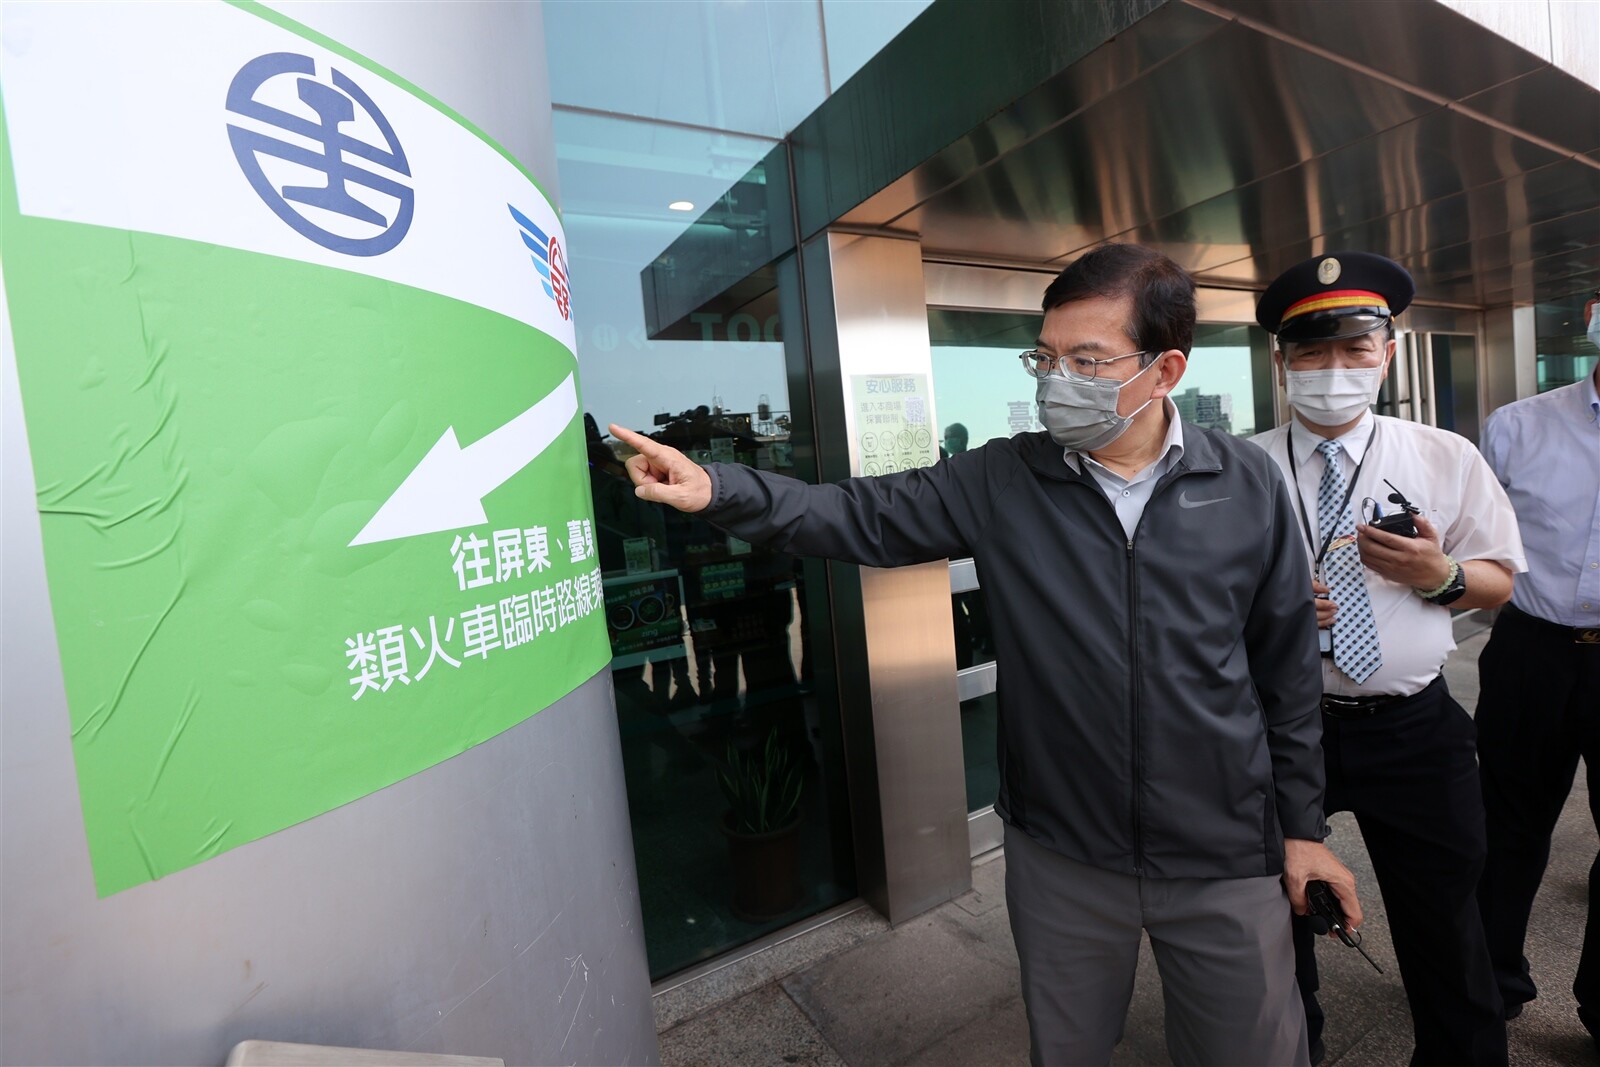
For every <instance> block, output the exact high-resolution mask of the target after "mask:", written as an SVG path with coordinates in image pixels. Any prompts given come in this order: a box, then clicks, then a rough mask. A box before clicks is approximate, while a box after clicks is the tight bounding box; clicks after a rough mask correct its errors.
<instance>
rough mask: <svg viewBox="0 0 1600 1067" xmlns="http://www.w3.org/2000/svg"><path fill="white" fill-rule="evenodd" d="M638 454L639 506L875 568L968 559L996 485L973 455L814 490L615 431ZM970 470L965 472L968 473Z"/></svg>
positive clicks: (632, 463) (634, 471)
mask: <svg viewBox="0 0 1600 1067" xmlns="http://www.w3.org/2000/svg"><path fill="white" fill-rule="evenodd" d="M611 432H612V433H613V434H615V435H616V436H617V438H618V439H619V440H621V441H623V442H624V443H625V444H628V445H631V446H632V447H633V448H635V449H637V450H638V453H639V454H638V455H636V456H633V457H631V458H630V459H629V460H628V462H627V469H628V476H629V477H630V478H631V479H632V480H633V483H634V486H635V488H634V492H635V494H637V495H638V497H639V498H640V499H641V500H651V501H657V502H659V503H663V504H667V505H669V506H671V507H675V508H677V509H678V510H680V511H685V512H691V513H695V514H698V515H700V516H701V517H702V518H704V519H706V521H708V522H711V523H713V524H715V525H716V526H718V527H720V528H721V529H724V530H727V531H728V532H730V533H732V534H734V535H735V536H737V537H740V538H743V539H744V540H746V541H749V542H751V543H753V544H758V545H762V546H763V547H767V548H772V549H776V550H779V551H783V552H790V553H793V554H795V555H804V556H824V557H827V558H829V559H838V560H844V561H846V562H850V563H859V564H863V565H865V566H870V567H896V566H902V565H904V564H908V563H922V562H926V561H928V560H935V559H944V558H946V557H950V556H961V555H970V554H971V551H972V550H971V547H970V545H971V541H972V539H973V538H974V537H975V536H976V532H977V530H978V529H979V528H980V527H981V525H982V518H983V516H984V515H985V514H986V512H987V507H988V493H989V490H990V485H991V481H992V479H990V478H989V477H987V475H986V473H985V459H984V458H983V457H982V456H980V455H979V454H977V452H976V451H974V452H971V453H963V456H971V459H969V460H965V461H964V462H963V463H962V464H961V465H960V466H961V468H962V470H961V471H957V470H955V467H956V464H955V463H954V461H950V462H946V463H941V464H939V465H938V466H937V467H931V468H923V469H919V470H912V471H904V472H901V473H897V474H888V475H884V476H882V477H879V478H850V479H847V480H846V481H844V482H841V483H839V484H837V485H808V484H806V483H805V482H802V481H799V480H797V479H794V478H786V477H783V476H782V475H778V474H773V473H771V472H768V471H755V470H751V469H750V468H748V467H742V466H739V465H737V464H713V465H712V467H711V469H710V470H709V471H708V470H706V469H702V468H701V467H700V466H699V465H698V464H696V463H695V462H694V461H693V460H691V459H689V458H688V457H687V456H685V455H684V454H683V453H682V452H679V451H678V450H677V449H675V448H672V447H671V446H669V445H664V444H662V443H661V442H659V441H654V440H651V439H650V438H648V437H645V436H643V435H642V434H637V433H634V432H632V431H631V430H626V429H624V428H622V427H620V426H615V425H613V426H612V427H611ZM963 472H964V473H963Z"/></svg>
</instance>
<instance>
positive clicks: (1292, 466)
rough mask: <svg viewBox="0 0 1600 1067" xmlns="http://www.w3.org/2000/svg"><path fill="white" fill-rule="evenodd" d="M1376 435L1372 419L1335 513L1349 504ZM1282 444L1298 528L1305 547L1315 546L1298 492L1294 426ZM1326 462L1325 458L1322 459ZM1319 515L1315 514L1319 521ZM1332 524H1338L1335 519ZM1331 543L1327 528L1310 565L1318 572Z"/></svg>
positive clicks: (1298, 477)
mask: <svg viewBox="0 0 1600 1067" xmlns="http://www.w3.org/2000/svg"><path fill="white" fill-rule="evenodd" d="M1377 436H1378V420H1377V419H1373V420H1372V432H1371V433H1369V434H1367V447H1366V448H1363V449H1362V450H1361V462H1360V463H1357V464H1356V469H1355V470H1354V471H1352V472H1350V483H1349V484H1348V485H1346V486H1345V487H1344V499H1343V500H1341V501H1339V510H1338V511H1337V512H1335V514H1336V515H1343V514H1344V509H1345V508H1347V507H1349V506H1350V497H1351V495H1352V494H1354V493H1355V491H1356V479H1357V478H1360V477H1361V468H1362V467H1363V466H1365V465H1366V462H1367V457H1368V456H1370V455H1372V442H1373V439H1374V438H1376V437H1377ZM1284 445H1285V446H1286V447H1287V448H1288V450H1289V476H1290V477H1291V478H1293V479H1294V504H1295V510H1297V511H1298V512H1299V513H1300V528H1301V529H1302V530H1304V531H1305V535H1306V547H1308V548H1316V544H1317V542H1316V539H1315V538H1313V537H1312V536H1311V519H1310V517H1309V516H1307V515H1306V503H1305V498H1304V497H1303V496H1301V494H1300V465H1299V464H1298V463H1296V462H1295V461H1294V427H1293V426H1291V427H1289V433H1288V435H1287V436H1286V437H1285V438H1284ZM1323 462H1324V463H1326V462H1327V460H1326V459H1324V460H1323ZM1321 519H1322V516H1321V515H1318V516H1317V520H1318V522H1319V523H1320V522H1321ZM1334 525H1335V526H1337V525H1338V521H1337V520H1335V522H1334ZM1332 543H1333V528H1332V527H1330V528H1329V529H1328V533H1327V536H1325V537H1323V539H1322V547H1321V548H1319V549H1317V558H1316V559H1314V560H1312V561H1311V567H1312V569H1313V570H1314V571H1316V572H1317V573H1318V574H1321V573H1322V557H1324V556H1326V555H1327V554H1328V546H1329V545H1330V544H1332Z"/></svg>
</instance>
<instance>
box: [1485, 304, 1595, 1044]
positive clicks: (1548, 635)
mask: <svg viewBox="0 0 1600 1067" xmlns="http://www.w3.org/2000/svg"><path fill="white" fill-rule="evenodd" d="M1595 295H1596V299H1594V300H1591V301H1589V306H1588V307H1587V309H1586V312H1587V317H1588V322H1589V340H1590V341H1591V342H1593V343H1594V345H1595V346H1596V347H1597V348H1600V293H1596V294H1595ZM1597 388H1600V367H1596V368H1595V371H1594V373H1593V374H1591V375H1589V376H1588V377H1586V378H1584V379H1582V380H1581V381H1578V382H1575V383H1574V384H1572V385H1569V386H1566V387H1564V388H1561V389H1553V390H1551V391H1550V392H1548V393H1541V394H1540V395H1538V396H1530V397H1528V398H1526V399H1524V400H1518V401H1517V402H1516V403H1514V404H1508V405H1506V406H1505V407H1503V408H1501V409H1499V410H1498V411H1496V412H1495V413H1494V414H1492V415H1490V416H1489V422H1488V424H1487V425H1486V426H1485V427H1484V435H1483V452H1484V455H1485V456H1486V457H1487V458H1488V460H1489V465H1490V466H1491V467H1493V468H1494V472H1495V474H1496V475H1497V476H1498V477H1499V479H1500V484H1501V485H1503V486H1505V487H1506V492H1507V493H1508V494H1509V495H1510V497H1511V503H1512V506H1513V507H1515V508H1516V509H1517V520H1518V522H1519V524H1520V525H1521V527H1522V535H1523V537H1524V538H1525V540H1526V543H1527V548H1528V574H1527V576H1526V577H1524V578H1521V579H1519V580H1518V581H1517V590H1516V593H1515V594H1514V595H1513V596H1512V598H1511V603H1510V604H1508V605H1507V606H1506V607H1505V608H1504V609H1502V610H1501V612H1500V616H1499V618H1497V619H1496V620H1495V624H1494V632H1493V633H1492V634H1491V635H1490V637H1489V644H1488V645H1487V646H1486V647H1485V648H1484V650H1483V655H1482V656H1481V657H1480V658H1479V659H1478V677H1479V680H1480V682H1481V685H1482V692H1481V694H1480V696H1479V697H1478V741H1479V746H1478V750H1479V755H1478V763H1479V767H1480V769H1481V771H1482V775H1483V802H1484V807H1485V808H1486V809H1487V812H1488V827H1489V865H1488V867H1487V869H1486V870H1485V871H1484V875H1483V880H1482V881H1481V882H1479V883H1478V906H1479V908H1480V910H1481V911H1482V912H1483V928H1484V932H1485V933H1486V934H1487V935H1488V938H1489V955H1490V956H1491V958H1492V959H1493V961H1494V970H1495V978H1496V980H1497V981H1498V982H1499V984H1500V993H1501V995H1502V996H1503V997H1504V998H1505V1002H1506V1017H1507V1018H1508V1019H1509V1018H1515V1017H1516V1016H1517V1015H1520V1014H1521V1013H1522V1005H1523V1004H1524V1003H1525V1002H1526V1001H1529V1000H1532V999H1533V998H1534V997H1535V996H1536V995H1537V992H1538V990H1537V989H1536V988H1535V986H1534V983H1533V978H1532V976H1531V975H1530V974H1529V971H1528V961H1527V959H1526V958H1525V957H1524V956H1523V954H1522V948H1523V940H1524V938H1525V937H1526V935H1527V932H1528V914H1529V912H1530V910H1531V909H1532V907H1533V898H1534V895H1535V894H1536V893H1538V891H1539V882H1540V880H1541V879H1542V878H1543V876H1544V868H1545V864H1546V863H1547V862H1548V861H1549V859H1550V833H1551V831H1552V830H1553V829H1554V828H1555V824H1556V819H1557V818H1559V817H1560V815H1561V809H1562V806H1563V805H1565V803H1566V800H1567V794H1568V793H1569V792H1570V791H1571V790H1572V778H1573V774H1574V772H1575V771H1576V769H1577V765H1578V757H1579V756H1580V755H1581V756H1582V757H1583V761H1584V764H1585V765H1586V766H1587V767H1588V773H1589V810H1590V812H1591V813H1593V815H1594V819H1595V824H1596V825H1597V826H1600V393H1597ZM1572 991H1573V993H1574V995H1575V996H1576V997H1577V1000H1578V1018H1579V1019H1580V1020H1582V1022H1583V1024H1584V1026H1585V1027H1587V1028H1588V1030H1589V1032H1590V1033H1591V1034H1593V1035H1594V1036H1595V1039H1596V1041H1597V1042H1600V857H1597V858H1596V859H1595V863H1594V865H1593V866H1592V867H1591V868H1590V869H1589V922H1588V929H1587V930H1586V931H1585V933H1584V938H1583V955H1582V956H1581V957H1580V958H1579V962H1578V974H1577V980H1576V981H1575V982H1574V983H1573V987H1572Z"/></svg>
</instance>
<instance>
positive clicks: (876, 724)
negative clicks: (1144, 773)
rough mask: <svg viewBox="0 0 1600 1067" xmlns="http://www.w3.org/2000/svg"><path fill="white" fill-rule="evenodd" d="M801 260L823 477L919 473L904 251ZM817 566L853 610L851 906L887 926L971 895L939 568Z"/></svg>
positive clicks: (909, 272) (918, 365)
mask: <svg viewBox="0 0 1600 1067" xmlns="http://www.w3.org/2000/svg"><path fill="white" fill-rule="evenodd" d="M804 255H805V260H806V275H807V276H806V292H807V295H808V303H807V326H808V333H809V336H810V338H811V346H812V358H813V360H814V361H815V365H816V367H817V369H818V373H819V376H821V377H822V378H823V379H824V381H821V382H819V384H818V386H817V393H818V395H817V405H816V407H817V438H818V441H819V442H821V445H820V449H819V450H820V452H821V456H820V458H821V461H822V462H821V466H822V474H823V477H824V478H825V479H828V480H835V479H838V478H843V477H847V476H850V475H863V474H866V475H870V474H879V473H890V472H892V471H894V470H899V469H903V468H904V467H906V466H926V465H928V464H930V463H932V462H933V461H934V460H935V459H937V457H938V444H937V442H936V441H934V440H932V439H931V436H930V437H929V438H924V437H923V435H924V434H930V435H931V433H932V432H934V431H935V428H936V427H937V426H938V425H939V423H938V416H937V413H936V412H935V411H934V409H933V397H932V390H931V389H930V387H929V385H930V371H931V358H930V354H929V344H928V317H927V306H926V302H925V296H924V282H923V278H922V257H921V253H920V250H919V249H918V247H917V245H916V242H914V241H904V240H893V239H888V238H882V237H858V236H855V235H852V234H838V233H831V234H824V235H822V236H821V237H818V238H816V239H815V240H813V241H811V242H810V243H808V245H807V246H806V248H805V250H804ZM830 567H831V569H832V574H833V588H834V593H835V597H836V599H837V600H840V601H849V602H851V603H852V604H853V603H854V602H856V601H857V599H858V598H859V603H860V605H861V608H860V615H859V616H857V615H856V614H855V611H854V608H853V607H852V608H850V609H848V610H847V611H845V612H841V614H840V616H839V617H838V618H837V619H836V631H835V640H836V642H837V643H838V647H839V649H840V656H839V660H840V664H841V666H840V690H841V691H842V692H843V693H845V694H849V695H847V696H845V697H844V703H845V708H844V714H845V731H846V745H847V748H849V749H850V750H851V753H852V755H851V758H850V767H849V773H850V780H851V787H852V794H853V795H854V796H856V797H860V796H862V795H863V794H867V795H870V796H873V797H875V798H876V806H874V805H873V804H872V803H871V802H869V803H867V804H861V803H860V801H859V800H857V801H856V802H855V804H854V807H855V810H854V811H853V815H854V825H855V834H856V842H857V854H858V856H859V857H860V859H859V862H860V877H861V880H862V895H863V896H864V897H866V898H867V899H868V900H869V901H871V902H872V903H873V905H874V906H876V907H877V908H878V909H879V910H880V911H882V912H883V913H884V914H885V915H886V916H888V918H889V920H890V921H891V922H901V921H904V920H906V919H909V918H911V917H912V916H914V915H917V914H919V913H921V912H923V911H925V910H927V909H928V908H930V907H933V906H934V905H936V904H939V903H941V902H943V901H945V900H949V899H950V898H952V897H954V896H956V895H958V894H960V893H962V892H964V891H965V890H966V889H967V888H968V887H969V886H970V885H971V868H970V864H969V862H968V860H969V857H968V842H967V804H966V789H965V784H964V777H963V770H962V768H963V763H962V742H961V725H960V718H959V709H958V707H957V700H956V658H955V639H954V637H953V633H954V630H953V624H952V621H951V614H950V572H949V566H948V564H947V563H946V562H945V561H943V560H941V561H939V562H936V563H925V564H920V565H918V566H914V567H897V568H892V569H887V570H885V569H879V568H873V567H855V566H850V565H845V564H838V563H834V564H830ZM867 695H870V702H867V701H863V700H861V697H862V696H867ZM852 739H854V741H853V742H852Z"/></svg>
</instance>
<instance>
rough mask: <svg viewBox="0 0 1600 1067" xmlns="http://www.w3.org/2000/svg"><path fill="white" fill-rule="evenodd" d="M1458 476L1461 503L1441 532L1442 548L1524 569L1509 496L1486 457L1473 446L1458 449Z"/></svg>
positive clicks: (1464, 556) (1460, 555) (1458, 555)
mask: <svg viewBox="0 0 1600 1067" xmlns="http://www.w3.org/2000/svg"><path fill="white" fill-rule="evenodd" d="M1491 447H1493V446H1491ZM1460 479H1461V493H1460V501H1461V504H1460V507H1458V508H1457V509H1456V514H1455V518H1454V519H1453V520H1452V521H1451V523H1450V525H1449V527H1448V528H1446V529H1445V530H1443V531H1442V532H1441V536H1442V537H1443V538H1444V550H1445V551H1446V552H1448V553H1450V555H1452V556H1454V557H1455V558H1456V559H1458V560H1471V559H1485V560H1492V561H1493V562H1495V563H1500V564H1504V565H1505V566H1507V567H1509V568H1510V569H1511V571H1512V573H1513V574H1522V573H1524V572H1526V571H1527V569H1528V560H1527V556H1526V554H1525V553H1524V552H1523V549H1522V534H1521V532H1520V531H1519V530H1518V529H1517V514H1516V512H1515V511H1514V510H1513V509H1512V507H1511V499H1510V497H1508V496H1506V491H1505V488H1504V487H1503V486H1501V484H1500V482H1499V480H1498V479H1496V478H1495V474H1494V471H1493V470H1492V469H1491V468H1490V466H1489V463H1488V461H1486V460H1485V459H1484V458H1483V457H1482V456H1480V455H1479V454H1478V452H1477V450H1476V449H1474V448H1471V447H1468V448H1464V449H1462V451H1461V474H1460Z"/></svg>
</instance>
